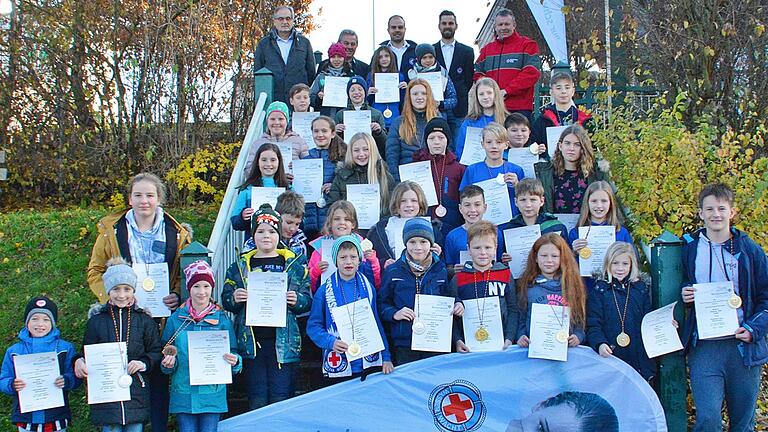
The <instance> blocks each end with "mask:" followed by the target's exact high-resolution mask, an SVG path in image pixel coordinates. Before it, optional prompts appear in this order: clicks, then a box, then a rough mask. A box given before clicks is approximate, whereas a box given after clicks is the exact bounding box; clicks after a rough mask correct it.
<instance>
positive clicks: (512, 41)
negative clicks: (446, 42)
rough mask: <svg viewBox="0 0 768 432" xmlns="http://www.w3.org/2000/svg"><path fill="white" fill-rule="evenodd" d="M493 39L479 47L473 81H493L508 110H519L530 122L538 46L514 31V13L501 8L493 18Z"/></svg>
mask: <svg viewBox="0 0 768 432" xmlns="http://www.w3.org/2000/svg"><path fill="white" fill-rule="evenodd" d="M494 23H495V24H494V33H495V34H496V40H494V41H493V42H490V43H489V44H488V45H486V46H484V47H483V48H482V49H480V56H479V57H478V58H477V61H476V62H475V75H474V77H473V79H474V80H475V81H477V80H479V79H480V78H482V77H489V78H491V79H493V80H494V81H496V83H497V84H498V85H499V88H501V94H502V96H504V106H506V108H507V111H509V112H519V113H521V114H523V115H525V116H526V117H528V120H529V121H532V119H531V114H532V113H533V88H534V86H536V83H537V82H538V81H539V77H540V76H541V57H539V46H538V45H537V44H536V42H534V41H533V40H531V39H529V38H527V37H525V36H522V35H521V34H520V33H518V32H517V31H516V24H515V15H513V14H512V11H510V10H509V9H501V10H500V11H499V12H498V13H496V17H495V18H494Z"/></svg>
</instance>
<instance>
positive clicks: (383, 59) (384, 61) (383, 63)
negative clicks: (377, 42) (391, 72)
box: [379, 51, 392, 69]
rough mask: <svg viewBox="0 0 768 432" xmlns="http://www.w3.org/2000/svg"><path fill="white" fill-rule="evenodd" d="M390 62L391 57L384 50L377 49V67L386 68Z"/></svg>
mask: <svg viewBox="0 0 768 432" xmlns="http://www.w3.org/2000/svg"><path fill="white" fill-rule="evenodd" d="M390 64H392V57H391V56H390V55H389V53H388V52H386V51H379V67H380V68H382V69H386V68H388V67H389V65H390Z"/></svg>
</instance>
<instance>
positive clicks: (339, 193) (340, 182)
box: [328, 161, 396, 216]
mask: <svg viewBox="0 0 768 432" xmlns="http://www.w3.org/2000/svg"><path fill="white" fill-rule="evenodd" d="M381 165H382V167H383V168H384V172H386V173H387V180H389V188H388V189H389V193H390V196H391V195H392V191H393V190H394V189H395V186H396V185H395V179H394V178H393V177H392V174H391V173H390V172H389V169H387V164H386V163H384V162H383V161H382V162H381ZM356 184H368V166H367V165H366V166H360V165H357V164H355V166H354V167H348V166H346V165H341V166H339V167H338V168H336V175H335V176H334V177H333V183H331V190H330V191H328V206H330V205H331V204H333V203H335V202H336V201H340V200H346V199H347V185H356ZM383 204H384V209H382V212H381V215H382V216H389V211H387V210H386V209H387V203H383Z"/></svg>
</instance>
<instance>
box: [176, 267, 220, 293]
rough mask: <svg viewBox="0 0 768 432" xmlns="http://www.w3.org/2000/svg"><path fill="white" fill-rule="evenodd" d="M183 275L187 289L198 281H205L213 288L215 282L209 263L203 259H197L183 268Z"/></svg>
mask: <svg viewBox="0 0 768 432" xmlns="http://www.w3.org/2000/svg"><path fill="white" fill-rule="evenodd" d="M184 277H185V278H186V280H187V289H190V288H192V286H193V285H194V284H196V283H198V282H200V281H206V282H208V283H209V284H211V288H213V287H214V286H215V284H216V281H215V278H214V276H213V269H212V268H211V265H210V264H208V262H207V261H205V260H198V261H195V262H193V263H192V264H190V265H188V266H187V267H186V268H184Z"/></svg>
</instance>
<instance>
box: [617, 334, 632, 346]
mask: <svg viewBox="0 0 768 432" xmlns="http://www.w3.org/2000/svg"><path fill="white" fill-rule="evenodd" d="M629 341H630V339H629V335H628V334H626V333H624V332H621V333H619V335H618V336H616V343H617V344H619V346H620V347H622V348H623V347H625V346H627V345H629Z"/></svg>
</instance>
